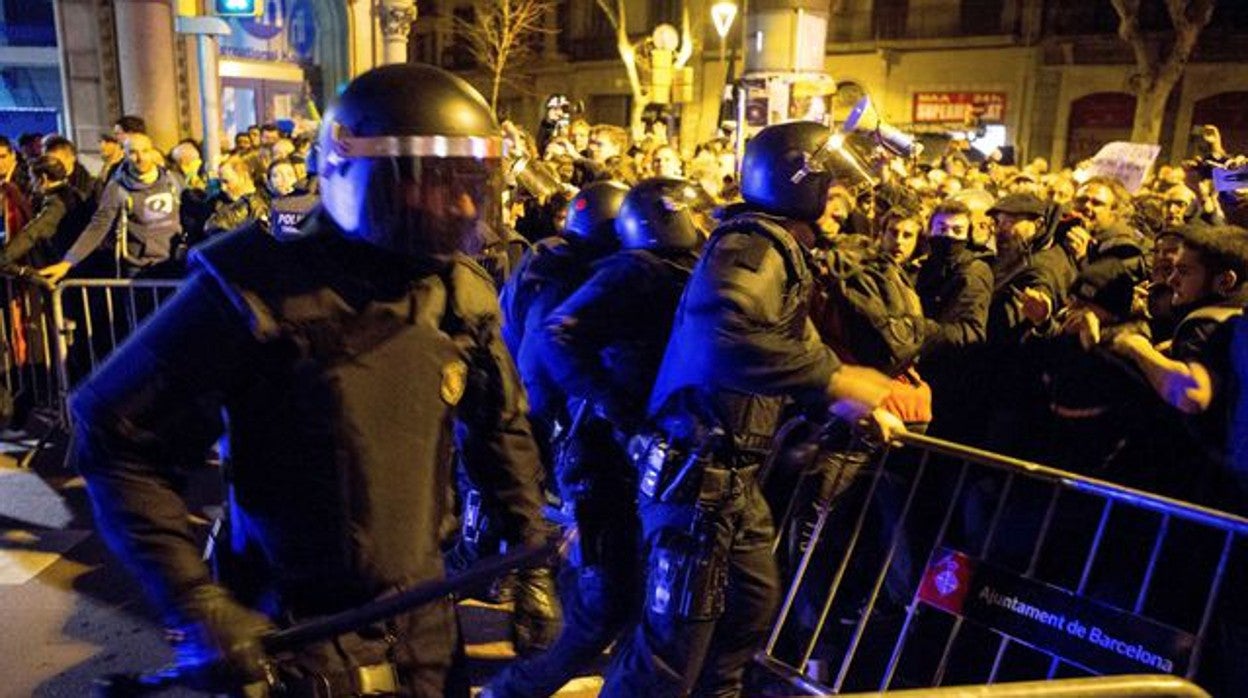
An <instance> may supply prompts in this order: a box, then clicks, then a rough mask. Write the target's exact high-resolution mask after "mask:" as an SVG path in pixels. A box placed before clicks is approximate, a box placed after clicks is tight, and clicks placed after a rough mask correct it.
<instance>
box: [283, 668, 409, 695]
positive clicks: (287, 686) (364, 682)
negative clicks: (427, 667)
mask: <svg viewBox="0 0 1248 698" xmlns="http://www.w3.org/2000/svg"><path fill="white" fill-rule="evenodd" d="M277 673H278V675H279V676H278V679H277V681H276V683H275V685H274V686H273V690H272V692H271V694H272V695H274V696H280V697H281V698H348V697H351V696H395V695H399V694H400V692H401V691H402V689H403V682H402V681H401V679H400V676H399V668H398V667H397V666H395V665H394V664H393V663H391V662H383V663H381V664H369V665H367V666H360V667H354V668H352V669H348V670H346V671H338V672H330V673H326V674H310V675H305V676H298V677H283V676H281V673H282V671H281V667H280V666H279V667H278V671H277Z"/></svg>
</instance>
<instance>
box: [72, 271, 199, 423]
mask: <svg viewBox="0 0 1248 698" xmlns="http://www.w3.org/2000/svg"><path fill="white" fill-rule="evenodd" d="M181 283H182V282H181V281H178V280H173V279H170V280H165V279H65V280H64V281H62V282H61V283H59V284H57V285H56V287H55V288H53V289H52V290H51V297H52V298H51V302H52V308H51V311H52V327H53V328H54V342H55V356H56V368H57V385H58V388H59V395H58V401H59V405H60V407H61V409H62V417H63V416H64V413H63V410H64V406H65V401H66V399H67V398H68V397H69V391H70V390H71V389H72V388H73V386H74V385H76V384H77V383H78V382H80V381H81V380H82V379H83V378H85V377H86V376H88V375H90V374H91V372H92V371H94V370H95V369H96V367H98V366H99V365H100V364H101V363H103V362H104V359H106V358H107V357H108V355H109V354H110V353H112V351H113V350H114V349H116V348H117V347H118V346H120V345H121V343H122V342H124V341H125V340H126V338H127V337H129V336H130V335H131V334H133V333H134V331H135V329H137V328H138V326H139V325H140V324H141V323H142V322H143V321H144V320H145V319H147V317H148V316H149V315H151V314H152V313H153V312H154V311H155V310H156V309H157V308H159V307H160V306H161V305H162V304H163V303H164V302H165V301H167V300H168V299H169V298H170V297H171V296H173V293H174V292H175V291H177V290H178V287H179V286H180V285H181Z"/></svg>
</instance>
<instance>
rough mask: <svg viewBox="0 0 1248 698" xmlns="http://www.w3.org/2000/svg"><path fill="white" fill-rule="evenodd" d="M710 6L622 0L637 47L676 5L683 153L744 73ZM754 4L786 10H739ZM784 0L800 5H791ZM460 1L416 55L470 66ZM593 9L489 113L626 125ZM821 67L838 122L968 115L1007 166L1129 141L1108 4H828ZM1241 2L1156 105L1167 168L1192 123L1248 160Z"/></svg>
mask: <svg viewBox="0 0 1248 698" xmlns="http://www.w3.org/2000/svg"><path fill="white" fill-rule="evenodd" d="M711 4H712V2H711V1H710V0H684V2H683V3H682V2H680V0H630V1H629V2H627V3H626V6H627V9H628V14H627V26H628V28H629V34H630V37H632V38H633V39H634V40H635V41H641V40H643V39H644V38H645V36H646V35H647V34H649V33H650V31H651V30H652V29H653V28H654V27H655V26H657V25H658V24H660V23H664V22H666V23H671V24H674V25H677V26H679V25H680V21H681V9H682V7H684V8H687V9H688V12H689V17H690V27H691V30H692V36H693V41H694V42H695V52H694V58H693V59H692V61H691V65H692V66H693V67H694V75H695V86H694V100H693V101H691V102H689V103H686V104H681V105H674V106H673V107H672V109H674V110H676V111H677V112H678V113H679V123H680V135H681V145H682V147H684V148H688V147H691V146H692V145H693V144H696V143H697V142H699V141H702V140H706V139H707V138H710V137H711V136H712V135H713V134H714V132H715V128H716V126H717V125H718V122H719V119H720V116H721V104H720V97H721V96H722V89H723V85H724V84H725V81H726V79H727V75H728V72H729V71H732V76H733V77H734V78H735V77H737V76H739V75H740V72H741V69H740V67H739V66H740V60H739V55H740V42H741V38H740V22H741V18H740V17H738V18H737V19H736V22H735V24H734V26H733V27H732V29H731V30H730V33H729V35H728V37H727V39H726V44H725V47H726V52H725V54H724V55H723V56H721V54H720V48H719V37H718V36H717V34H716V33H715V31H714V28H713V26H712V23H711V20H710V6H711ZM749 4H751V5H753V6H754V7H759V6H770V5H780V6H783V5H785V4H786V1H785V0H779V1H778V2H777V1H776V0H771V1H769V0H751V2H750V3H749ZM788 4H789V5H791V6H798V5H801V4H802V3H799V2H795V1H794V0H789V1H788ZM473 5H474V3H473V2H471V1H470V0H427V1H426V0H422V2H421V3H420V6H421V13H420V19H419V20H418V21H417V23H416V25H415V27H414V33H413V39H412V43H411V51H412V54H411V55H412V57H413V58H414V59H417V60H424V61H428V62H434V63H439V64H441V65H443V66H446V67H448V68H452V69H457V70H460V71H462V72H463V73H464V74H465V75H466V76H468V77H470V79H476V80H478V82H479V84H480V83H483V82H484V80H483V76H481V75H480V74H479V73H478V72H477V71H474V70H472V65H471V64H472V61H471V57H470V56H468V55H467V52H465V50H464V43H465V38H464V37H463V36H459V35H457V32H456V25H455V23H454V22H453V21H451V19H450V18H452V17H455V16H460V17H471V13H472V11H473ZM597 5H598V4H597V3H596V2H593V1H591V0H566V1H565V2H561V3H559V5H558V9H557V11H556V12H554V13H552V14H553V16H552V20H551V21H552V22H553V24H554V26H553V31H552V32H551V34H550V35H549V36H551V37H553V38H554V40H553V41H547V42H546V43H547V44H549V45H547V46H545V47H544V52H543V53H542V57H541V60H540V61H538V65H536V66H534V67H532V68H530V69H529V70H528V71H527V73H526V74H525V75H524V76H523V80H522V81H521V84H520V87H519V88H517V87H514V86H513V87H512V89H511V90H509V91H507V92H506V93H505V96H504V98H503V99H501V100H500V104H501V105H502V106H503V108H504V110H505V111H507V112H508V113H509V114H511V115H513V116H515V117H516V118H517V120H518V121H520V122H521V123H523V124H524V125H526V126H530V127H533V126H535V125H536V122H537V120H538V119H539V118H540V109H541V103H542V100H543V99H544V97H545V96H546V95H549V94H552V93H563V94H567V95H569V96H571V97H572V98H574V99H576V100H580V101H581V102H582V103H583V104H584V105H585V107H586V112H587V114H588V116H589V118H590V120H591V121H603V122H611V123H619V124H623V123H627V118H628V113H629V105H630V102H631V99H632V97H631V90H630V87H629V83H628V80H627V78H626V74H625V72H624V69H623V67H622V64H621V62H620V60H619V58H618V54H617V52H616V47H615V37H614V30H613V28H612V27H611V25H610V23H609V22H608V21H607V19H606V17H605V15H604V14H603V13H602V11H601V9H599V8H598V6H597ZM1142 5H1143V9H1142V11H1141V18H1140V24H1141V29H1142V31H1143V32H1144V34H1145V36H1146V38H1147V44H1148V50H1149V51H1150V52H1152V53H1154V54H1157V55H1161V54H1162V52H1165V51H1168V50H1169V42H1170V41H1171V40H1172V38H1171V32H1170V24H1169V19H1168V17H1167V15H1166V9H1165V4H1164V3H1163V2H1162V0H1144V2H1143V3H1142ZM828 13H829V14H828V23H827V26H828V29H827V45H826V51H825V63H824V69H825V71H826V72H827V74H828V75H830V76H831V77H832V78H833V79H834V80H835V82H836V83H837V88H836V93H835V94H834V95H832V97H831V112H832V115H833V117H834V118H836V119H838V120H839V119H843V118H844V117H845V116H846V115H847V114H848V112H849V110H850V109H851V108H852V106H853V104H854V103H855V102H856V101H857V100H858V99H859V98H861V97H862V96H870V97H871V98H872V100H873V103H874V104H875V105H876V108H877V109H878V110H879V112H880V114H881V116H882V117H883V118H885V119H886V120H888V121H889V122H891V123H893V124H895V125H897V126H900V127H902V128H904V129H910V130H914V131H934V132H940V131H949V130H956V129H959V128H962V127H963V123H964V121H965V114H966V112H967V111H968V110H970V111H973V112H974V113H975V114H976V115H977V116H978V117H979V118H980V121H981V122H982V123H983V124H984V125H986V126H989V127H992V128H991V129H990V130H991V131H993V132H995V134H996V135H998V136H999V137H1000V138H1001V139H1002V140H1003V142H1004V143H1005V144H1006V145H1008V146H1011V147H1012V148H1013V149H1014V151H1015V153H1016V155H1017V157H1019V158H1032V157H1045V158H1048V159H1050V160H1051V161H1054V162H1055V163H1074V162H1077V161H1078V160H1080V159H1083V158H1085V157H1088V156H1089V155H1091V154H1092V153H1094V152H1095V150H1096V148H1097V147H1099V145H1100V144H1103V143H1105V142H1107V141H1110V140H1125V139H1128V138H1129V136H1130V133H1131V124H1132V119H1133V115H1134V106H1135V97H1134V96H1133V95H1132V94H1131V91H1130V87H1129V85H1130V84H1131V78H1132V76H1133V75H1134V74H1135V72H1136V66H1135V63H1134V59H1133V54H1132V51H1131V49H1130V48H1129V47H1128V46H1127V45H1126V44H1125V43H1123V42H1122V41H1121V40H1119V39H1118V37H1117V35H1116V32H1117V26H1118V19H1117V15H1116V14H1115V12H1114V9H1113V7H1112V5H1111V4H1110V1H1109V0H831V1H830V2H829V3H828ZM1246 37H1248V3H1245V2H1239V1H1238V0H1219V2H1218V3H1217V7H1216V10H1215V12H1214V17H1213V21H1212V22H1211V23H1210V24H1209V26H1208V27H1206V28H1205V30H1204V32H1203V33H1202V35H1201V39H1200V42H1199V44H1198V46H1197V49H1196V51H1195V53H1194V55H1193V56H1192V60H1191V63H1190V64H1189V65H1188V67H1187V70H1186V72H1185V74H1184V76H1183V79H1182V80H1181V81H1180V82H1179V84H1178V85H1177V86H1176V87H1175V89H1174V91H1173V93H1172V95H1171V97H1170V101H1169V103H1168V106H1167V110H1166V118H1165V123H1164V126H1163V131H1162V138H1161V141H1162V142H1161V145H1162V156H1161V159H1162V160H1163V161H1178V160H1182V159H1183V158H1184V157H1186V156H1187V155H1188V154H1189V151H1190V148H1191V140H1192V139H1191V135H1190V134H1191V133H1192V130H1193V127H1195V126H1197V125H1200V124H1205V123H1212V124H1215V125H1217V126H1219V128H1220V129H1221V130H1222V132H1223V137H1224V141H1225V142H1226V146H1227V149H1228V150H1230V151H1231V152H1248V109H1245V107H1248V42H1245V41H1244V39H1245V38H1246Z"/></svg>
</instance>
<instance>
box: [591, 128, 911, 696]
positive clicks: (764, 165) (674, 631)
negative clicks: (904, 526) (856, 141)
mask: <svg viewBox="0 0 1248 698" xmlns="http://www.w3.org/2000/svg"><path fill="white" fill-rule="evenodd" d="M828 135H829V134H828V131H827V129H826V128H824V127H823V126H821V125H819V124H815V123H804V122H794V123H790V124H781V125H777V126H771V127H768V128H766V129H763V131H761V132H760V133H759V134H758V135H757V136H756V137H755V138H754V139H753V140H752V141H751V142H750V144H749V145H748V146H747V150H746V155H745V159H744V160H743V162H742V195H743V197H744V198H745V202H746V203H745V204H744V205H743V207H742V209H741V210H739V211H737V212H735V215H733V214H734V212H732V211H729V212H728V213H729V216H730V217H729V218H728V219H727V220H726V221H725V222H724V223H723V224H722V225H720V227H719V228H718V229H716V230H715V232H714V233H712V235H711V238H710V240H709V241H708V242H707V243H706V246H705V248H704V249H703V252H702V257H701V259H700V260H699V262H698V264H697V266H695V267H694V270H693V274H692V276H691V278H690V280H689V282H688V284H687V285H686V287H685V291H684V294H683V296H682V298H681V301H680V306H679V309H678V311H677V314H676V319H675V323H674V325H673V329H672V335H671V339H670V341H669V342H668V345H667V351H666V353H665V355H664V357H663V361H662V364H661V366H660V368H659V373H658V376H657V379H656V382H655V387H654V391H653V393H652V394H651V398H650V417H649V421H650V423H651V425H652V427H653V430H652V432H651V433H650V434H649V435H648V436H646V437H644V438H643V437H639V441H644V442H645V446H644V447H641V448H638V450H637V454H636V461H637V465H638V468H639V472H640V475H639V485H638V512H639V515H640V520H641V525H642V539H643V556H644V557H643V560H644V561H645V564H646V574H645V586H644V595H643V597H642V608H641V613H640V619H639V623H638V626H637V627H636V628H635V629H634V630H632V631H630V632H628V634H627V635H626V636H625V637H624V639H622V640H621V643H620V646H619V647H618V649H617V651H616V653H615V657H614V658H613V661H612V664H611V666H610V667H609V669H608V672H607V678H606V685H605V686H604V688H603V691H602V695H603V696H610V697H613V698H614V697H617V696H620V697H622V696H642V695H644V696H682V695H687V694H689V693H690V692H692V693H694V694H696V695H714V696H733V695H739V694H740V693H741V690H742V683H743V677H744V673H745V667H746V665H747V664H748V663H749V661H750V658H751V657H752V656H753V654H754V653H755V651H756V650H757V649H758V648H759V645H760V644H761V642H762V640H763V638H764V636H765V634H766V631H767V628H768V626H769V624H770V622H771V620H772V618H773V615H774V612H775V609H776V605H777V603H778V597H779V573H778V571H777V568H776V562H775V559H774V557H773V556H772V553H771V544H772V541H773V538H774V526H773V524H772V520H771V514H770V511H769V510H768V507H767V504H766V502H765V500H764V498H763V494H762V492H761V490H760V487H759V482H758V480H757V476H758V471H759V469H760V467H761V465H762V463H763V461H764V459H765V456H766V453H767V452H768V450H769V449H770V446H771V441H772V438H773V437H774V435H775V432H776V429H777V428H778V426H779V423H780V420H781V418H782V414H783V412H784V411H785V409H786V407H787V406H788V405H790V404H791V403H798V404H809V405H811V406H826V405H827V404H828V402H829V401H830V400H831V399H832V398H833V397H836V393H837V392H839V390H840V389H839V388H836V389H834V388H833V386H834V385H835V384H834V382H833V375H834V374H836V373H837V372H838V371H839V370H840V367H841V364H840V362H839V361H838V360H837V358H836V356H835V354H833V352H832V350H831V349H829V348H828V347H827V346H825V345H824V344H823V343H822V342H821V341H820V340H819V337H818V335H817V333H816V331H815V328H814V325H813V324H812V322H811V320H810V318H809V305H808V304H809V300H810V298H811V291H812V284H813V277H812V275H811V272H810V270H809V268H808V265H807V259H806V251H805V250H806V249H808V248H809V247H810V246H811V245H812V244H813V243H814V235H813V227H812V226H813V223H811V222H813V221H814V220H816V219H817V218H818V217H819V215H820V214H821V213H822V212H823V207H824V203H825V202H826V200H827V189H828V185H829V184H830V175H829V174H827V172H826V171H821V170H819V169H817V168H816V167H815V166H814V164H815V163H816V156H817V154H818V153H819V152H820V151H821V150H822V149H823V145H824V143H825V142H826V140H827V137H828ZM803 154H805V157H802V155H803ZM879 379H880V380H882V381H887V379H886V378H884V377H883V376H879Z"/></svg>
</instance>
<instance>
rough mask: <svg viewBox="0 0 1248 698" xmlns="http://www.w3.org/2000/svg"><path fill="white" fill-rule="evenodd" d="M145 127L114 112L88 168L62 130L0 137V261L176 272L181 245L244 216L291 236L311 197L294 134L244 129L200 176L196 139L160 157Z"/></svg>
mask: <svg viewBox="0 0 1248 698" xmlns="http://www.w3.org/2000/svg"><path fill="white" fill-rule="evenodd" d="M283 125H285V126H287V127H291V126H293V124H291V123H285V122H283ZM146 130H147V129H146V124H145V122H144V120H143V118H141V117H138V116H133V115H127V116H123V117H121V118H119V119H117V120H116V121H115V122H114V123H113V127H112V132H111V133H108V134H105V135H103V136H102V137H101V138H100V143H99V149H100V157H101V159H102V164H101V167H100V170H99V172H97V173H94V174H93V173H91V172H89V171H88V169H87V168H86V167H85V166H84V165H83V164H82V163H81V162H80V161H79V158H78V146H77V144H75V143H74V142H73V141H72V140H70V139H68V138H66V137H65V136H63V135H60V134H47V135H43V134H35V133H27V134H23V135H22V136H21V137H20V138H19V139H18V143H19V145H17V146H15V145H14V143H13V142H12V141H10V140H9V139H7V138H5V137H2V136H0V207H2V208H3V211H4V226H3V230H4V234H5V247H4V250H3V264H4V266H5V268H6V269H8V270H9V271H10V272H18V273H20V272H22V271H28V272H34V271H37V272H38V273H40V274H41V275H42V276H43V277H44V278H47V279H48V280H49V281H52V282H56V281H59V280H60V279H61V278H64V277H65V276H66V275H67V274H68V273H70V271H71V270H73V272H74V275H75V276H78V277H84V278H112V277H118V276H120V277H123V278H133V277H137V276H147V277H152V278H161V277H163V278H176V277H178V276H181V274H182V271H183V262H184V261H185V256H186V252H187V250H188V249H189V248H190V247H193V246H195V245H197V244H200V243H202V242H204V241H206V240H208V239H209V238H211V237H214V236H216V235H219V234H221V233H223V232H227V231H230V230H233V229H235V228H238V227H241V226H243V225H244V224H246V223H249V222H252V221H259V222H261V223H263V224H264V225H265V226H266V227H267V228H272V229H273V230H274V234H276V235H282V234H284V233H285V234H290V233H293V231H294V230H295V228H297V227H298V224H299V222H300V221H302V219H303V218H304V216H306V215H307V213H308V212H309V211H310V210H311V209H312V208H313V207H314V206H315V204H316V191H315V177H314V176H312V177H310V176H309V174H308V165H307V161H308V156H309V152H310V150H311V139H310V138H309V137H308V136H307V135H306V134H304V135H298V134H292V133H290V132H289V131H286V132H283V131H282V130H281V129H280V128H279V126H278V125H277V124H272V123H267V124H262V125H257V126H253V127H251V128H249V129H247V130H246V131H243V132H240V133H239V134H238V135H237V137H236V138H235V140H234V143H235V147H234V149H233V150H231V151H229V152H227V153H222V157H221V164H220V166H219V167H218V168H217V171H216V172H212V173H209V172H206V171H205V165H204V159H203V153H202V149H201V146H200V145H199V144H198V143H197V142H196V141H194V140H192V139H184V140H182V141H180V142H179V143H177V144H176V145H174V146H173V147H172V148H171V149H170V150H169V151H168V152H167V153H166V152H163V151H161V150H159V149H157V148H156V147H155V146H154V144H153V143H152V140H151V138H150V137H149V136H148V135H147V133H146Z"/></svg>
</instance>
